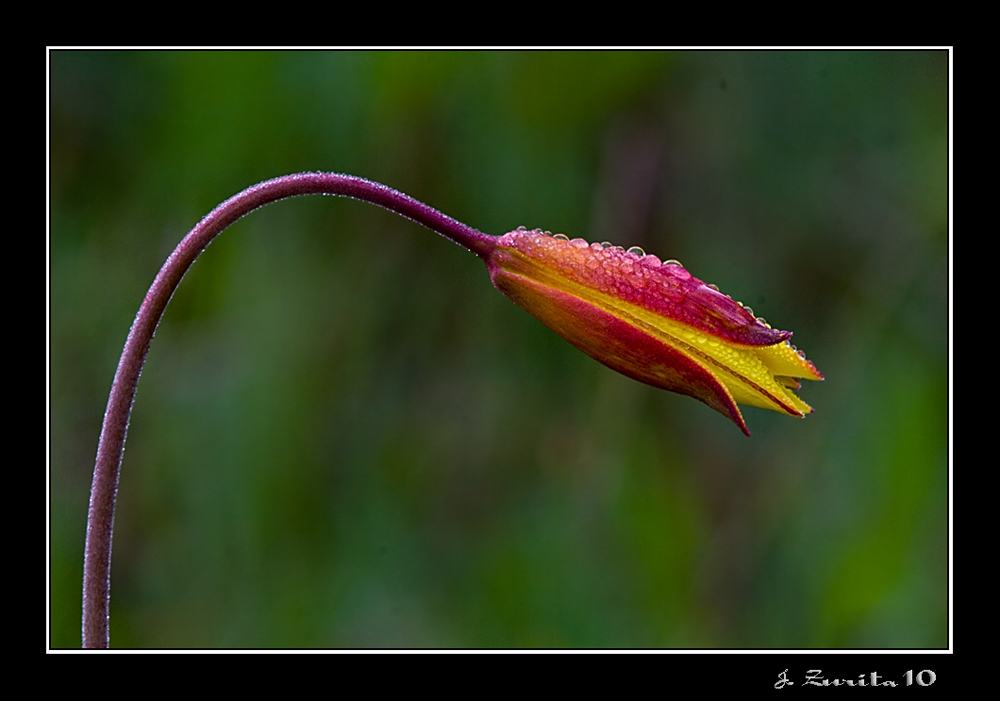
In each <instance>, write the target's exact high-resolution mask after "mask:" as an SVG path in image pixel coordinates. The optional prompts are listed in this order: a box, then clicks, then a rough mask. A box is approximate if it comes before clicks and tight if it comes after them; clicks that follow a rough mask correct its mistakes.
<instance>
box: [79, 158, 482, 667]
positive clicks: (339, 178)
mask: <svg viewBox="0 0 1000 701" xmlns="http://www.w3.org/2000/svg"><path fill="white" fill-rule="evenodd" d="M299 195H340V196H343V197H352V198H354V199H358V200H364V201H365V202H370V203H372V204H376V205H379V206H380V207H384V208H386V209H388V210H391V211H393V212H396V213H397V214H401V215H403V216H404V217H408V218H409V219H412V220H413V221H415V222H417V223H418V224H422V225H423V226H426V227H427V228H428V229H431V230H432V231H436V232H437V233H439V234H441V235H442V236H445V237H446V238H449V239H451V240H452V241H454V242H455V243H457V244H459V245H461V246H464V247H465V248H468V249H469V250H470V251H472V252H473V253H475V254H476V255H478V256H479V257H481V258H483V259H484V260H485V259H486V257H487V256H488V254H489V252H490V251H491V250H493V248H494V247H495V245H496V244H495V241H496V237H494V236H490V235H488V234H484V233H482V232H480V231H477V230H476V229H473V228H472V227H470V226H466V225H465V224H463V223H461V222H459V221H456V220H454V219H452V218H451V217H449V216H446V215H444V214H442V213H441V212H439V211H437V210H436V209H433V208H432V207H428V206H427V205H425V204H423V203H422V202H418V201H417V200H415V199H413V198H412V197H409V196H407V195H404V194H403V193H401V192H398V191H396V190H393V189H391V188H388V187H386V186H385V185H380V184H378V183H374V182H371V181H369V180H365V179H363V178H357V177H354V176H350V175H339V174H336V173H298V174H295V175H286V176H284V177H281V178H275V179H273V180H267V181H265V182H262V183H259V184H257V185H254V186H253V187H251V188H248V189H246V190H244V191H243V192H241V193H239V194H238V195H236V196H234V197H231V198H230V199H228V200H226V201H225V202H223V203H222V204H220V205H219V206H218V207H216V208H215V209H214V210H212V212H211V213H209V214H208V216H206V217H205V218H204V219H202V220H201V221H200V222H199V223H198V225H197V226H195V227H194V229H192V230H191V232H190V233H189V234H188V235H187V236H185V237H184V239H183V240H182V241H181V242H180V243H179V244H178V245H177V248H176V249H174V252H173V253H171V254H170V257H169V258H167V261H166V263H164V264H163V267H162V268H161V269H160V272H159V273H158V274H157V276H156V279H155V280H154V281H153V286H152V287H150V288H149V292H148V293H147V294H146V298H145V299H144V300H143V302H142V306H140V307H139V313H138V314H137V315H136V317H135V322H134V323H133V324H132V328H131V330H130V331H129V334H128V340H126V342H125V348H124V350H123V351H122V357H121V360H120V361H119V363H118V370H117V371H116V372H115V379H114V383H113V384H112V386H111V395H110V396H109V397H108V407H107V410H106V411H105V413H104V425H103V427H102V428H101V439H100V443H99V444H98V447H97V461H96V464H95V465H94V481H93V484H92V486H91V491H90V511H89V513H88V516H87V545H86V553H85V556H84V565H83V569H84V575H83V646H84V647H86V648H106V647H108V644H109V638H108V604H109V597H110V586H111V539H112V532H113V530H114V520H115V497H116V495H117V491H118V475H119V472H120V470H121V462H122V453H123V452H124V450H125V434H126V432H127V430H128V422H129V415H130V414H131V413H132V402H133V400H134V398H135V391H136V387H137V385H138V384H139V375H140V373H141V372H142V365H143V363H144V362H145V360H146V352H147V351H148V350H149V344H150V342H151V341H152V340H153V333H154V332H155V331H156V326H157V324H159V322H160V317H162V316H163V311H164V310H165V309H166V307H167V303H168V302H169V301H170V297H171V296H172V295H173V293H174V290H175V289H176V288H177V285H178V284H179V283H180V281H181V278H183V277H184V273H185V272H187V269H188V268H189V267H191V264H192V263H194V261H195V260H196V259H197V258H198V256H199V255H200V254H201V252H202V251H203V250H204V249H205V247H206V246H207V245H208V244H209V243H211V241H212V239H214V238H215V237H216V236H218V235H219V234H220V233H222V231H223V230H224V229H225V228H226V227H228V226H229V225H230V224H232V223H233V222H235V221H236V220H237V219H239V218H240V217H242V216H244V215H246V214H249V213H250V212H252V211H253V210H255V209H257V208H258V207H262V206H264V205H266V204H269V203H271V202H275V201H277V200H282V199H285V198H288V197H297V196H299Z"/></svg>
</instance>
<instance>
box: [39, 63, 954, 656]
mask: <svg viewBox="0 0 1000 701" xmlns="http://www.w3.org/2000/svg"><path fill="white" fill-rule="evenodd" d="M49 59H50V72H49V78H50V83H49V87H50V113H49V114H50V147H51V152H50V153H51V160H50V193H51V201H50V249H49V252H50V261H49V263H50V314H51V317H50V333H51V335H50V341H51V346H50V348H51V364H50V373H51V375H50V426H51V442H50V476H51V483H50V484H51V493H50V509H51V510H50V514H51V520H50V527H51V531H50V546H51V551H50V584H51V599H50V613H51V644H52V645H53V646H55V647H61V646H65V647H74V646H77V645H79V640H80V637H79V635H80V634H79V630H80V596H81V594H80V591H81V589H80V582H81V572H82V559H83V538H84V531H85V520H86V510H87V499H88V494H89V486H90V477H91V471H92V466H93V458H94V454H95V452H96V446H97V436H98V433H99V429H100V422H101V418H102V415H103V411H104V404H105V402H106V400H107V392H108V390H109V388H110V384H111V378H112V376H113V374H114V370H115V366H116V364H117V360H118V356H119V354H120V352H121V347H122V344H123V343H124V340H125V336H126V333H127V331H128V328H129V325H130V324H131V321H132V318H133V316H134V314H135V312H136V310H137V309H138V306H139V302H140V301H141V299H142V297H143V295H144V294H145V290H146V289H147V287H148V285H149V284H150V283H151V281H152V279H153V276H154V275H155V273H156V271H157V269H158V268H159V266H160V265H161V264H162V262H163V260H164V259H165V258H166V256H167V254H168V253H169V252H170V250H171V249H172V247H173V246H174V245H175V244H176V243H177V241H179V240H180V238H181V237H182V236H183V235H184V234H185V233H186V232H187V230H188V229H190V227H191V226H193V225H194V224H195V223H196V222H197V221H198V220H199V218H200V217H202V216H203V215H204V214H206V213H207V212H208V211H209V210H210V209H212V207H214V206H215V205H216V204H218V203H219V202H221V201H222V200H224V199H226V198H227V197H229V196H230V195H232V194H234V193H236V192H237V191H239V190H241V189H243V188H244V187H247V186H249V185H251V184H253V183H255V182H258V181H260V180H264V179H266V178H270V177H274V176H277V175H282V174H285V173H291V172H296V171H303V170H327V171H337V172H348V173H353V174H356V175H361V176H364V177H367V178H371V179H373V180H377V181H380V182H383V183H386V184H387V185H390V186H392V187H395V188H398V189H400V190H402V191H404V192H406V193H408V194H410V195H413V196H414V197H417V198H419V199H422V200H424V201H425V202H427V203H428V204H431V205H432V206H434V207H437V208H439V209H441V210H442V211H444V212H446V213H448V214H450V215H451V216H453V217H456V218H458V219H461V220H462V221H465V222H466V223H468V224H471V225H472V226H475V227H477V228H479V229H481V230H483V231H487V232H490V233H494V234H500V233H503V232H505V231H509V230H511V229H513V228H516V227H517V226H518V225H522V224H523V225H525V226H528V227H529V228H530V227H542V228H545V229H550V230H552V231H554V232H565V233H567V234H568V235H570V236H571V237H572V236H584V237H585V238H588V239H596V240H605V239H606V240H610V241H612V242H614V243H617V244H621V245H624V246H631V245H639V246H642V247H643V248H645V249H646V250H647V251H649V252H650V253H655V254H657V255H659V256H660V257H661V258H664V259H666V258H677V259H680V260H681V261H682V262H683V263H684V264H685V265H686V266H687V267H688V268H689V269H690V270H691V271H692V272H693V273H694V274H695V275H697V276H698V277H700V278H702V279H704V280H706V281H708V282H714V283H716V284H718V285H719V286H720V287H721V288H722V290H723V291H725V292H727V293H729V294H730V295H732V296H734V297H735V298H736V299H740V300H742V301H743V302H745V303H747V304H749V305H751V306H752V307H753V308H754V309H755V311H756V313H757V314H759V315H763V316H765V317H767V319H768V320H769V321H771V322H772V323H773V324H774V325H775V326H777V327H780V328H785V329H791V330H792V331H794V332H795V339H794V340H795V342H796V343H797V344H798V345H799V346H800V347H802V348H804V349H805V351H806V352H807V354H808V356H809V358H810V359H811V360H813V361H814V362H815V363H816V365H817V366H818V367H819V368H820V370H822V371H823V373H824V374H825V375H826V378H827V380H826V382H825V383H822V384H813V383H808V384H807V386H806V387H804V388H803V390H802V392H801V396H802V397H803V399H805V400H806V401H807V402H809V403H810V404H811V405H813V406H814V407H815V409H816V413H815V414H813V415H812V416H810V417H808V418H807V419H805V420H804V421H796V420H794V419H790V418H788V417H785V416H781V415H778V414H776V413H771V412H766V411H763V410H757V409H753V408H745V409H744V411H745V415H746V419H747V423H748V425H749V427H750V430H751V431H752V432H753V437H752V438H749V439H747V438H745V437H744V436H743V435H742V434H740V432H739V430H738V429H736V428H735V427H733V426H732V425H731V424H730V423H729V422H728V421H727V420H726V419H725V418H724V417H722V416H720V415H718V414H717V413H715V412H713V411H712V410H711V409H709V408H707V407H705V406H703V405H702V404H700V403H698V402H696V401H693V400H691V399H689V398H686V397H681V396H679V395H674V394H670V393H666V392H662V391H659V390H655V389H653V388H651V387H647V386H644V385H640V384H637V383H635V382H632V381H630V380H628V379H626V378H624V377H620V376H618V375H616V374H615V373H613V372H611V371H610V370H607V369H605V368H604V367H603V366H601V365H599V364H598V363H596V362H595V361H593V360H591V359H590V358H588V357H586V356H584V355H583V354H581V353H579V352H578V351H576V350H575V349H574V348H572V347H570V346H569V345H568V344H566V343H564V342H563V341H562V340H560V339H559V338H557V337H556V336H555V335H554V334H552V333H551V332H550V331H548V330H547V329H545V328H544V327H542V326H541V324H539V323H538V322H537V321H535V320H534V319H532V318H531V317H529V316H528V315H527V314H525V313H524V312H522V311H521V310H520V309H518V308H517V307H515V306H514V305H513V304H511V303H510V302H508V301H507V300H506V299H505V298H503V297H502V296H501V295H500V294H499V293H498V292H496V291H495V290H494V289H493V288H492V287H491V285H490V284H489V279H488V278H487V276H486V273H485V271H484V270H483V266H482V264H481V263H480V262H479V261H478V260H477V259H476V258H475V257H474V256H472V255H470V254H468V253H467V252H465V251H463V250H462V249H461V248H459V247H457V246H454V245H452V244H451V243H449V242H448V241H446V240H444V239H442V238H440V237H438V236H435V235H433V234H431V233H429V232H428V231H426V230H425V229H422V228H421V227H419V226H417V225H415V224H413V223H412V222H409V221H406V220H403V219H400V218H398V217H396V216H394V215H390V214H388V213H386V212H384V211H382V210H379V209H377V208H375V207H372V206H370V205H367V204H363V203H358V202H353V201H350V200H343V199H337V198H303V199H298V200H294V201H286V202H282V203H278V204H275V205H271V206H270V207H267V208H265V209H263V210H261V211H259V212H255V213H254V214H252V215H251V216H249V217H247V218H245V219H244V220H242V221H240V222H238V223H237V224H236V225H234V226H233V227H232V229H231V230H230V231H228V232H226V233H225V234H224V235H223V236H221V237H220V238H219V239H218V240H217V241H216V242H215V243H213V244H212V246H211V247H210V248H209V249H208V250H207V251H206V252H205V253H204V254H203V255H202V257H201V258H200V259H199V261H198V262H197V264H196V265H195V266H194V268H193V269H192V270H191V271H190V272H189V273H188V275H187V276H186V278H185V280H184V282H183V284H182V285H181V286H180V289H179V290H178V292H177V293H176V295H175V297H174V299H173V301H172V303H171V306H170V308H169V309H168V310H167V313H166V316H165V318H164V320H163V322H162V324H161V325H160V328H159V330H158V333H157V337H156V340H155V342H154V343H153V346H152V350H151V352H150V354H149V358H148V362H147V365H146V369H145V372H144V375H143V378H142V382H141V384H140V388H139V393H138V397H137V401H136V406H135V411H134V414H133V417H132V422H131V426H130V432H129V440H128V445H127V448H126V451H125V460H124V465H123V471H122V480H121V486H120V492H119V502H118V514H117V520H116V532H115V543H114V564H113V585H112V599H111V605H112V608H111V612H112V613H111V640H112V644H113V645H114V646H117V647H217V646H222V647H281V646H290V647H312V646H331V647H351V646H363V647H381V646H390V647H396V646H399V647H409V646H418V647H423V646H428V647H439V646H445V647H464V646H483V647H506V646H524V647H530V646H559V647H619V646H622V647H632V646H668V647H669V646H677V647H703V646H704V647H758V648H759V647H814V646H815V647H840V646H846V647H902V648H906V647H942V646H946V645H947V643H948V638H947V630H948V628H947V625H948V619H947V582H948V580H947V564H948V561H947V552H948V550H947V548H948V539H947V516H948V500H947V489H948V480H947V477H948V442H947V441H948V410H947V402H948V385H947V377H948V374H947V368H948V271H949V267H948V257H947V256H948V237H949V232H948V228H947V227H948V217H947V213H948V212H947V206H948V200H947V147H948V112H947V109H948V56H947V54H946V53H944V52H904V51H898V52H872V51H855V52H819V51H809V52H759V53H755V52H737V51H730V52H683V53H660V52H593V53H592V52H566V53H562V52H514V51H511V52H459V51H456V52H375V53H368V52H338V51H329V52H222V51H216V52H127V51H114V52H105V51H55V52H52V53H51V54H50V55H49Z"/></svg>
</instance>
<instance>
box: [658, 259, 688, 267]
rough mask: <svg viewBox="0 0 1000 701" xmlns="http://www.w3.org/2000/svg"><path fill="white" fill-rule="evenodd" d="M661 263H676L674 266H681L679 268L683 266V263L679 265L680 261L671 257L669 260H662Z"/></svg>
mask: <svg viewBox="0 0 1000 701" xmlns="http://www.w3.org/2000/svg"><path fill="white" fill-rule="evenodd" d="M663 264H664V265H676V266H678V267H681V268H683V267H684V266H683V265H681V262H680V261H679V260H674V259H673V258H671V259H669V260H665V261H663Z"/></svg>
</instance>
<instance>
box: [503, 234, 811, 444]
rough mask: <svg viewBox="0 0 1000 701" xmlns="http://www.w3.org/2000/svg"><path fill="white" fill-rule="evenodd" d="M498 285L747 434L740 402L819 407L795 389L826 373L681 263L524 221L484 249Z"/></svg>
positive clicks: (570, 336) (604, 356)
mask: <svg viewBox="0 0 1000 701" xmlns="http://www.w3.org/2000/svg"><path fill="white" fill-rule="evenodd" d="M486 263H487V267H488V268H489V273H490V278H491V279H492V281H493V284H494V285H495V286H496V287H497V289H499V290H500V291H501V292H503V293H504V294H505V295H507V297H509V298H510V299H512V300H513V301H514V302H516V303H517V304H518V305H520V306H521V307H523V308H524V309H526V310H527V311H528V312H530V313H531V314H532V315H533V316H535V317H536V318H537V319H539V320H540V321H541V322H542V323H544V324H545V325H546V326H548V327H549V328H551V329H552V330H553V331H555V332H556V333H557V334H559V335H560V336H562V337H563V338H565V339H566V340H567V341H569V342H570V343H572V344H573V345H574V346H576V347H577V348H579V349H580V350H582V351H583V352H584V353H586V354H587V355H589V356H591V357H592V358H594V359H596V360H598V361H600V362H601V363H603V364H604V365H606V366H608V367H610V368H612V369H613V370H617V371H618V372H620V373H622V374H624V375H627V376H628V377H631V378H633V379H636V380H639V381H640V382H645V383H647V384H650V385H653V386H654V387H660V388H662V389H667V390H670V391H672V392H679V393H681V394H686V395H688V396H691V397H694V398H695V399H699V400H701V401H702V402H704V403H705V404H707V405H708V406H710V407H712V408H713V409H715V410H717V411H719V412H721V413H722V414H724V415H725V416H727V417H729V419H731V420H732V421H733V422H734V423H735V424H736V425H737V426H739V427H740V429H742V430H743V432H744V433H745V434H746V435H748V436H749V435H750V432H749V431H748V430H747V426H746V423H745V422H744V420H743V415H742V414H741V413H740V410H739V408H738V407H737V404H747V405H750V406H757V407H763V408H765V409H772V410H774V411H780V412H783V413H785V414H788V415H790V416H797V417H803V416H805V415H806V414H808V413H811V412H812V408H810V407H809V405H808V404H806V403H805V402H803V401H802V400H801V399H799V398H798V397H797V396H796V395H795V394H794V393H793V391H792V390H796V389H798V388H799V386H800V383H799V382H798V378H805V379H810V380H822V379H823V376H822V375H821V374H820V372H819V371H818V370H817V369H816V367H815V366H814V365H813V364H812V363H811V362H809V361H808V360H806V359H805V357H804V355H803V354H802V353H801V352H799V351H796V350H795V349H794V348H793V347H792V346H790V345H789V343H788V339H789V338H791V336H792V333H791V332H790V331H778V330H775V329H772V328H771V327H770V326H769V325H767V324H766V323H764V322H763V320H760V319H757V318H755V317H754V315H753V313H752V312H751V311H750V310H749V309H748V308H746V307H744V306H743V305H741V304H739V303H738V302H735V301H734V300H733V299H731V298H730V297H728V296H726V295H724V294H722V293H721V292H719V291H718V290H717V289H716V288H715V287H713V286H711V285H706V284H705V283H704V282H702V281H701V280H699V279H697V278H696V277H693V276H692V275H691V274H690V273H689V272H688V271H687V270H685V269H684V268H683V267H682V266H681V265H680V264H679V263H677V262H676V261H667V262H665V263H664V262H661V261H660V260H659V259H658V258H657V257H656V256H652V255H645V254H644V253H643V251H642V250H641V249H638V248H632V249H629V250H628V251H626V250H624V249H623V248H621V247H619V246H611V245H610V244H601V243H593V244H588V243H587V242H586V241H584V240H583V239H573V240H569V239H568V238H567V237H565V236H562V235H558V234H557V235H556V236H551V235H548V234H547V233H546V232H542V231H540V230H535V231H528V230H526V229H525V228H523V227H521V228H519V229H517V230H516V231H512V232H510V233H508V234H505V235H504V236H501V237H500V238H499V239H497V240H496V245H495V247H494V248H493V249H492V250H491V251H490V252H489V254H488V256H486Z"/></svg>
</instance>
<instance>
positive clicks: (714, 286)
mask: <svg viewBox="0 0 1000 701" xmlns="http://www.w3.org/2000/svg"><path fill="white" fill-rule="evenodd" d="M708 286H709V287H711V288H712V289H713V290H715V291H716V292H718V291H719V286H718V285H713V284H711V283H709V284H708Z"/></svg>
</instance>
